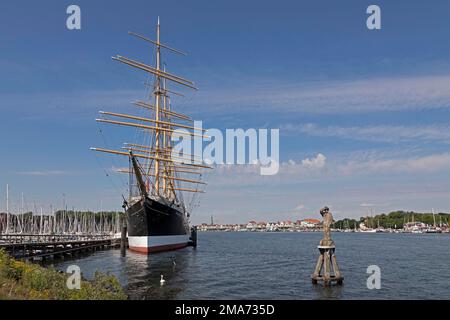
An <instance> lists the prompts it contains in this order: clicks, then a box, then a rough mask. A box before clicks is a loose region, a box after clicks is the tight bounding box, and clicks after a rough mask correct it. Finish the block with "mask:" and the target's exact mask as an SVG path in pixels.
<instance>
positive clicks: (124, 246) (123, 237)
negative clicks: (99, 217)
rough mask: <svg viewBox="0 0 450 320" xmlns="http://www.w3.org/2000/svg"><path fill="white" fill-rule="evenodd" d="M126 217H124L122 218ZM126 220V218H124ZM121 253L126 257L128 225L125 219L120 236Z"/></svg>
mask: <svg viewBox="0 0 450 320" xmlns="http://www.w3.org/2000/svg"><path fill="white" fill-rule="evenodd" d="M122 219H124V218H122ZM124 220H125V219H124ZM120 253H121V255H122V257H125V256H126V254H127V225H126V223H125V221H123V224H122V233H121V237H120Z"/></svg>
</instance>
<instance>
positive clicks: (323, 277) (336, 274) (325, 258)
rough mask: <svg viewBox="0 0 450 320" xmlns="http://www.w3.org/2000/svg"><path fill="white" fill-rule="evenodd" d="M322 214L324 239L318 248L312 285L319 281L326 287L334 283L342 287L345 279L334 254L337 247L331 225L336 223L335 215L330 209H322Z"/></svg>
mask: <svg viewBox="0 0 450 320" xmlns="http://www.w3.org/2000/svg"><path fill="white" fill-rule="evenodd" d="M320 214H321V215H322V217H323V238H322V240H320V243H319V245H318V246H317V248H318V249H319V252H320V255H319V259H318V260H317V264H316V268H315V270H314V273H313V275H312V276H311V279H312V283H313V284H316V283H317V282H318V281H323V284H324V285H325V286H328V285H330V284H332V283H333V282H335V283H337V284H339V285H340V284H342V283H343V280H344V277H343V276H342V274H341V272H340V270H339V266H338V264H337V260H336V255H335V253H334V252H335V250H336V246H335V244H334V241H333V240H332V239H331V225H332V224H333V222H334V221H333V215H332V214H331V212H330V209H329V208H328V207H324V208H322V209H320Z"/></svg>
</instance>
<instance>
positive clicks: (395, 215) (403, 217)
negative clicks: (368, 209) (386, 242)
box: [334, 211, 450, 229]
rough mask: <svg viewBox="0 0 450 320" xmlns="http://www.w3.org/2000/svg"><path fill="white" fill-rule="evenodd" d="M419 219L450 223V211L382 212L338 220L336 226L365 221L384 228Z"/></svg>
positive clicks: (374, 226) (367, 223) (337, 227)
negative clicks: (433, 212) (358, 218)
mask: <svg viewBox="0 0 450 320" xmlns="http://www.w3.org/2000/svg"><path fill="white" fill-rule="evenodd" d="M412 221H419V222H423V223H426V224H429V225H433V224H434V221H436V224H437V225H439V224H440V223H442V224H443V225H448V223H449V222H450V214H448V213H436V214H435V215H434V220H433V214H432V213H417V212H412V211H393V212H390V213H389V214H385V213H381V214H378V215H376V216H374V217H361V218H360V220H359V221H356V220H353V219H343V220H339V221H336V222H335V223H334V227H335V228H336V229H346V228H350V229H353V228H354V223H355V222H356V225H357V226H358V227H359V223H360V222H363V223H364V224H365V225H366V226H367V227H370V228H377V227H378V226H380V227H383V228H397V229H401V228H403V225H404V224H405V223H406V222H412Z"/></svg>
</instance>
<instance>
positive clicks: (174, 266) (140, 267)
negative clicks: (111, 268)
mask: <svg viewBox="0 0 450 320" xmlns="http://www.w3.org/2000/svg"><path fill="white" fill-rule="evenodd" d="M189 251H191V252H192V249H186V250H180V251H176V252H175V251H174V252H167V253H160V254H155V255H143V254H138V253H132V252H130V251H129V252H127V256H126V257H124V258H123V259H124V260H125V261H124V264H125V266H124V268H123V271H124V272H123V274H124V277H125V283H126V287H125V289H126V291H127V292H128V293H129V295H130V298H131V299H174V298H175V297H176V295H177V294H178V293H180V292H181V291H183V290H184V287H185V285H186V282H185V281H180V278H182V275H181V274H180V273H182V272H183V270H186V269H187V268H189V259H188V256H189V255H190V254H191V252H189ZM161 275H163V276H164V280H166V282H165V285H164V286H161V284H160V280H161Z"/></svg>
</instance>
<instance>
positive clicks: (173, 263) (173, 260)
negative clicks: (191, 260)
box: [172, 258, 177, 268]
mask: <svg viewBox="0 0 450 320" xmlns="http://www.w3.org/2000/svg"><path fill="white" fill-rule="evenodd" d="M172 265H173V267H174V268H175V267H176V266H177V263H176V262H175V258H172Z"/></svg>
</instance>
